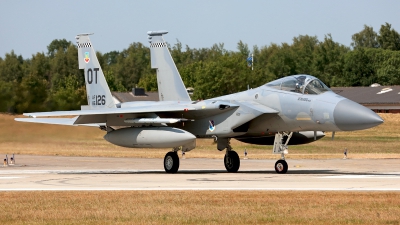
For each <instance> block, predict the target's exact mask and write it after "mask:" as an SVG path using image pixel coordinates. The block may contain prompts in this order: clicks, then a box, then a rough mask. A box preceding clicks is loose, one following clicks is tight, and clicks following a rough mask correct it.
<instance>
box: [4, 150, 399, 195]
mask: <svg viewBox="0 0 400 225" xmlns="http://www.w3.org/2000/svg"><path fill="white" fill-rule="evenodd" d="M15 158H16V164H15V165H9V166H7V167H0V191H26V190H32V191H35V190H55V191H56V190H294V191H296V190H297V191H300V190H301V191H303V190H340V191H345V190H357V191H400V160H399V159H347V160H343V159H330V160H291V159H287V162H288V164H289V171H288V173H287V174H276V173H275V171H274V164H275V161H276V160H252V159H247V160H243V159H242V160H241V166H240V170H239V172H237V173H228V172H226V170H225V167H224V165H223V159H192V158H186V159H181V160H180V168H179V171H178V173H176V174H166V173H165V172H164V168H163V159H139V158H104V157H58V156H28V155H17V156H16V157H15Z"/></svg>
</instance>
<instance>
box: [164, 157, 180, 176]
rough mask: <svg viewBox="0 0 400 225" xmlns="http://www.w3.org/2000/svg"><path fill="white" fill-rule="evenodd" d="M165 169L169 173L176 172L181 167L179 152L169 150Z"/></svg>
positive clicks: (165, 158)
mask: <svg viewBox="0 0 400 225" xmlns="http://www.w3.org/2000/svg"><path fill="white" fill-rule="evenodd" d="M164 169H165V172H167V173H176V172H178V169H179V157H178V153H177V152H168V153H167V154H166V155H165V157H164Z"/></svg>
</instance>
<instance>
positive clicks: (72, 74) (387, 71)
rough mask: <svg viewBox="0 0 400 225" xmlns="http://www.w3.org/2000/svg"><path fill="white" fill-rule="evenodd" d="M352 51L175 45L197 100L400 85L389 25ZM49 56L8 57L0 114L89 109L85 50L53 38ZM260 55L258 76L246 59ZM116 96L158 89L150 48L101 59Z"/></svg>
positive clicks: (1, 66) (333, 46)
mask: <svg viewBox="0 0 400 225" xmlns="http://www.w3.org/2000/svg"><path fill="white" fill-rule="evenodd" d="M351 39H352V43H351V46H350V47H348V46H344V45H342V44H340V43H337V42H335V41H334V40H333V38H332V36H331V35H330V34H327V35H325V37H324V39H323V40H318V38H317V37H316V36H308V35H299V36H297V37H294V38H293V43H291V44H288V43H281V44H274V43H272V44H269V45H265V46H262V47H258V46H253V48H252V49H250V48H249V47H248V45H247V44H245V43H243V42H242V41H239V42H238V44H237V50H236V51H229V50H226V49H225V48H224V44H223V43H219V44H214V45H213V46H211V47H210V48H198V49H196V48H190V47H189V46H187V45H186V46H185V47H183V46H182V44H181V43H180V42H179V41H177V43H176V44H175V45H173V46H168V47H169V49H170V52H171V55H172V57H173V59H174V61H175V63H176V66H177V68H178V70H179V72H180V74H181V76H182V80H183V81H184V83H185V85H186V87H193V88H194V96H193V99H207V98H211V97H216V96H220V95H226V94H231V93H235V92H239V91H243V90H246V89H247V88H248V86H249V87H250V88H254V87H258V86H260V85H262V84H265V83H267V82H269V81H271V80H274V79H278V78H281V77H285V76H288V75H293V74H311V75H314V76H316V77H318V78H320V79H321V80H322V81H323V82H324V83H326V84H327V85H328V86H368V85H371V84H372V83H379V84H381V85H399V84H400V35H399V33H398V32H397V31H396V30H394V29H393V28H392V27H391V24H389V23H385V24H383V25H382V26H381V28H380V30H379V31H378V32H375V31H374V30H373V28H372V27H369V26H367V25H365V26H364V29H363V30H361V31H360V32H358V33H355V34H354V35H352V37H351ZM47 50H48V51H47V53H43V52H41V53H40V52H38V53H36V54H35V55H32V58H28V59H24V58H23V57H22V56H20V55H19V56H18V55H16V54H15V53H14V51H11V52H10V53H7V54H6V55H5V57H4V58H2V57H0V111H1V112H10V113H23V112H34V111H51V110H72V109H79V108H80V106H81V105H86V104H87V100H86V88H85V80H84V75H83V70H79V69H78V60H77V53H78V52H77V51H78V49H77V47H76V45H74V44H73V43H71V42H69V41H67V40H65V39H62V40H59V39H56V40H53V41H52V42H51V43H50V44H49V45H48V46H47ZM250 54H253V56H254V63H253V67H254V69H253V70H252V69H251V68H250V67H249V66H248V62H247V61H246V59H247V58H248V57H249V55H250ZM96 55H97V58H98V59H99V62H100V65H101V66H102V68H103V72H104V74H105V77H106V80H107V82H108V84H109V86H110V89H111V90H112V91H130V90H131V89H132V88H133V87H136V86H137V87H143V88H145V89H146V90H147V91H156V90H157V80H156V71H155V70H152V69H151V68H150V50H149V48H148V46H145V45H143V44H142V43H139V42H134V43H132V44H130V45H129V47H128V48H127V49H124V50H122V51H120V52H119V51H111V52H107V53H105V54H102V53H100V52H97V53H96Z"/></svg>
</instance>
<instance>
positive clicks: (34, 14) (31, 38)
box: [0, 0, 400, 58]
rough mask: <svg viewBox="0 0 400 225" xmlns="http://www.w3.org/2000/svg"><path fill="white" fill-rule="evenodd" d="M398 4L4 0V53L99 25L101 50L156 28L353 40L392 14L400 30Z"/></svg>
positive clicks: (0, 32)
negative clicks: (329, 35)
mask: <svg viewBox="0 0 400 225" xmlns="http://www.w3.org/2000/svg"><path fill="white" fill-rule="evenodd" d="M399 9H400V1H394V0H381V1H370V0H351V1H349V0H335V1H325V0H324V1H316V0H315V1H306V0H302V1H286V0H282V1H266V0H264V1H256V0H247V1H236V0H202V1H183V0H182V1H181V0H168V1H165V0H164V1H152V0H147V1H141V0H136V1H128V0H119V1H92V0H84V1H82V0H80V1H76V0H69V1H50V0H35V1H21V0H1V1H0V57H3V58H4V56H5V54H6V53H9V52H11V50H14V52H15V53H16V54H18V55H22V56H23V57H24V58H30V57H32V54H36V53H37V52H45V53H46V52H47V48H46V47H47V45H49V44H50V42H51V41H52V40H54V39H63V38H65V39H67V40H69V41H72V42H74V41H75V38H74V37H75V35H76V34H79V33H88V32H93V33H95V35H94V36H92V37H91V40H92V42H93V45H94V47H95V49H96V50H97V51H100V52H102V53H106V52H109V51H113V50H117V51H121V50H123V49H125V48H127V47H128V46H129V44H130V43H132V42H142V43H143V44H148V42H147V35H146V32H147V31H149V30H167V31H169V34H168V35H167V36H166V40H167V41H168V42H169V43H170V44H172V45H173V44H175V43H176V42H177V41H176V40H177V39H179V41H180V42H182V44H183V45H184V46H185V45H189V47H191V48H201V47H207V48H208V47H211V46H212V45H213V44H215V43H224V44H225V48H226V49H228V50H236V46H237V43H238V42H239V40H242V41H243V42H244V43H247V44H248V45H249V47H252V46H254V45H257V46H259V47H260V46H265V45H269V44H270V43H282V42H288V43H291V42H292V39H293V37H295V36H298V35H306V34H307V35H313V36H314V35H315V36H317V37H318V38H319V40H322V39H323V38H324V35H325V34H328V33H331V34H332V37H333V40H334V41H336V42H339V43H341V44H344V45H347V46H350V43H351V35H352V34H354V33H356V32H359V31H361V30H362V29H363V26H364V24H366V25H368V26H372V27H373V28H374V30H375V31H379V28H380V26H381V25H382V24H384V23H385V22H388V23H390V24H392V27H393V28H394V29H395V30H397V31H398V32H400V13H399Z"/></svg>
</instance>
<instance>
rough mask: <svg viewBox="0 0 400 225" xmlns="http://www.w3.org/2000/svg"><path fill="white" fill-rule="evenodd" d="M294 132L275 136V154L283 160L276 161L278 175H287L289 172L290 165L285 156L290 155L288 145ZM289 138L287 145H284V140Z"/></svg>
mask: <svg viewBox="0 0 400 225" xmlns="http://www.w3.org/2000/svg"><path fill="white" fill-rule="evenodd" d="M292 135H293V132H290V133H286V132H278V133H276V134H275V141H274V149H273V153H274V154H281V159H280V160H278V161H276V163H275V171H276V172H277V173H286V172H287V171H288V167H289V166H288V164H287V162H286V160H285V155H286V154H288V146H287V145H288V143H289V141H290V138H291V137H292ZM284 137H287V139H286V142H285V144H283V143H282V141H283V138H284Z"/></svg>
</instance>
